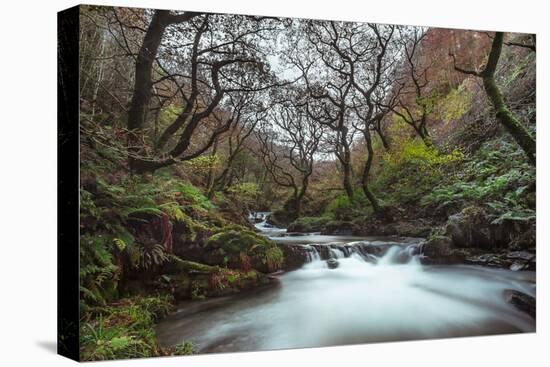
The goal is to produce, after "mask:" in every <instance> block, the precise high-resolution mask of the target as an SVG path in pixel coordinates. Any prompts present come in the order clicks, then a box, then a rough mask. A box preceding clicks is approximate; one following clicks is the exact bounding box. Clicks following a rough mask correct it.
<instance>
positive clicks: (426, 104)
mask: <svg viewBox="0 0 550 367" xmlns="http://www.w3.org/2000/svg"><path fill="white" fill-rule="evenodd" d="M425 35H426V33H425V31H424V30H423V29H422V28H417V27H412V28H407V29H406V30H405V31H404V32H402V35H401V40H402V43H403V49H404V59H405V60H404V61H405V65H404V73H405V75H406V78H407V81H406V86H405V89H404V91H403V92H402V94H403V97H409V98H408V101H405V100H404V99H403V98H400V99H399V102H398V104H397V106H393V107H392V111H393V113H395V114H396V115H397V116H399V117H400V118H401V119H402V120H403V121H404V122H405V123H407V124H408V125H410V126H411V127H412V128H413V129H414V131H415V132H416V133H417V134H418V136H419V137H420V138H421V139H422V141H423V142H424V143H425V144H426V145H427V146H429V145H431V144H432V142H431V139H430V134H429V132H428V128H427V126H426V124H427V122H428V116H429V114H430V113H431V112H432V111H433V108H434V103H435V98H434V96H432V95H429V94H428V93H427V86H428V84H429V81H428V70H429V68H430V66H429V65H425V62H423V60H422V58H421V57H420V56H419V52H420V48H421V45H422V40H423V39H424V37H425Z"/></svg>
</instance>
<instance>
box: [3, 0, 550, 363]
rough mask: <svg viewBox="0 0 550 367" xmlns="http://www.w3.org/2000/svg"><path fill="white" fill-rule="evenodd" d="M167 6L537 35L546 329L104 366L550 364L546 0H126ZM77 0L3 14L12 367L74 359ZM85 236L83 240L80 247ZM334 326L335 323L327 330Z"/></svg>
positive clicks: (10, 1)
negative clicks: (63, 343) (60, 206)
mask: <svg viewBox="0 0 550 367" xmlns="http://www.w3.org/2000/svg"><path fill="white" fill-rule="evenodd" d="M94 3H96V4H106V5H126V6H141V7H163V8H172V9H181V10H203V11H217V12H236V13H247V14H258V15H260V14H261V15H278V16H296V17H309V18H325V19H327V18H328V19H342V20H354V21H370V22H386V23H397V24H414V25H429V26H444V27H457V28H466V29H487V30H494V29H498V30H505V31H520V32H536V33H537V76H538V81H537V84H538V91H537V106H538V111H537V113H538V119H537V122H538V124H537V125H538V127H537V128H538V134H537V140H538V143H539V144H538V154H537V155H538V167H539V169H538V178H537V180H538V208H537V214H538V215H537V219H538V226H537V228H538V233H537V235H538V236H537V238H538V244H537V247H538V254H537V258H538V272H537V277H538V281H537V288H538V289H537V294H538V297H537V303H538V307H537V310H538V313H537V314H538V315H537V316H538V319H537V330H538V331H537V333H536V334H529V335H514V336H496V337H476V338H463V339H451V340H449V339H447V340H437V341H421V342H406V343H403V342H402V343H388V344H371V345H362V346H350V347H334V348H321V349H319V348H317V349H306V350H291V351H278V352H258V353H237V354H222V355H209V356H193V357H175V358H163V359H147V360H134V361H131V362H130V361H119V362H109V363H108V364H107V363H103V362H102V363H97V364H94V365H97V366H103V365H110V366H123V365H124V366H125V365H133V366H152V365H156V366H158V365H162V366H176V365H177V366H181V365H189V366H190V365H192V366H219V365H224V366H230V365H231V366H232V365H236V366H249V365H250V366H265V365H268V366H271V365H278V366H284V365H289V366H295V365H298V364H301V365H310V364H316V365H323V366H325V365H326V366H344V365H346V366H348V365H349V366H366V365H370V366H379V365H382V366H386V365H401V366H403V365H407V366H408V365H412V366H415V365H421V366H438V367H441V366H445V367H450V366H470V365H472V366H496V365H498V366H515V367H517V366H523V365H525V366H543V365H546V366H548V365H549V363H550V353H549V349H550V334H549V325H548V320H549V313H550V308H549V305H548V298H549V297H548V296H549V295H548V291H549V290H548V273H549V272H548V268H546V269H545V267H547V266H549V265H548V258H547V256H548V254H549V251H548V250H547V247H548V246H550V243H548V239H549V229H548V228H549V226H548V216H549V213H548V209H547V207H548V204H549V203H550V201H549V193H550V189H549V187H548V184H549V180H548V170H547V165H546V162H545V161H546V159H547V157H548V149H549V148H548V147H549V146H550V135H549V132H548V130H549V127H548V126H549V125H548V123H549V121H548V117H549V113H548V104H549V102H550V95H549V93H548V90H549V88H548V85H549V84H550V80H548V75H549V71H548V68H549V67H550V64H549V62H548V60H549V56H548V48H549V47H548V40H549V39H550V35H549V32H550V25H549V24H548V23H549V18H548V14H550V13H549V12H548V9H545V5H544V4H545V1H544V0H538V1H527V0H514V1H504V0H500V1H499V0H492V1H483V0H477V1H470V0H467V1H465V0H457V1H442V0H439V1H420V0H408V1H407V0H399V1H398V0H392V1H374V0H356V1H351V0H338V1H331V2H328V1H325V2H323V3H321V2H320V1H312V2H311V5H308V4H307V3H306V1H301V2H300V1H298V0H275V1H260V0H249V1H245V0H225V1H224V0H217V1H215V0H200V1H193V2H188V1H181V0H180V1H178V0H162V1H151V0H125V1H116V0H113V1H94ZM75 4H76V2H73V1H62V0H55V1H52V0H50V1H37V2H35V3H33V2H31V1H28V0H27V1H25V0H7V1H4V2H3V3H2V17H1V18H2V19H1V20H0V27H1V28H2V29H1V32H0V37H1V43H0V63H1V65H0V87H1V89H0V91H1V93H2V98H1V99H0V101H1V102H0V103H1V104H0V106H1V109H0V119H1V120H0V121H1V126H0V157H1V158H0V159H1V166H0V167H1V168H2V169H1V171H0V175H1V179H0V185H1V188H0V213H1V214H0V216H1V218H0V229H1V231H0V272H1V274H0V281H1V287H0V338H1V340H0V365H2V366H17V365H25V366H34V365H39V366H50V365H51V366H65V365H70V364H72V363H74V362H71V361H69V360H67V359H65V358H62V357H59V356H57V355H56V354H55V340H56V190H57V185H56V169H57V168H56V12H57V11H59V10H62V9H64V8H67V7H69V6H73V5H75ZM75 245H76V244H75ZM327 332H330V330H327Z"/></svg>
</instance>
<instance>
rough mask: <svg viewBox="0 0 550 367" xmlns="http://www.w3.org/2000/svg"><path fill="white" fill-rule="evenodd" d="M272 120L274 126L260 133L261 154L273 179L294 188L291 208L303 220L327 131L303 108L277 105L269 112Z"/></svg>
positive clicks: (289, 206)
mask: <svg viewBox="0 0 550 367" xmlns="http://www.w3.org/2000/svg"><path fill="white" fill-rule="evenodd" d="M268 121H270V122H271V126H272V127H269V126H266V125H264V126H263V131H262V132H260V133H258V134H257V138H258V140H259V142H260V152H259V153H260V156H261V159H262V160H263V162H264V164H265V167H266V169H267V170H268V172H269V174H270V175H271V177H272V178H273V180H274V181H275V182H276V183H277V184H278V185H280V186H283V187H287V188H290V189H292V197H291V199H290V200H289V201H288V202H287V207H288V208H289V209H290V210H289V211H290V212H292V213H293V215H295V216H296V217H299V216H300V215H301V213H302V201H303V198H304V196H305V195H306V192H307V189H308V185H309V179H310V177H311V175H312V173H313V165H314V161H315V159H314V158H315V154H316V153H317V150H318V148H319V144H320V141H321V137H322V135H323V128H322V126H321V125H319V124H317V123H315V121H314V120H313V119H312V118H311V117H310V116H308V115H307V113H306V112H305V111H304V108H303V107H297V106H295V105H291V104H277V105H275V106H274V107H273V108H272V109H271V110H270V112H269V117H268Z"/></svg>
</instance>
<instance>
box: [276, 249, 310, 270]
mask: <svg viewBox="0 0 550 367" xmlns="http://www.w3.org/2000/svg"><path fill="white" fill-rule="evenodd" d="M280 247H281V249H282V250H283V254H284V262H283V270H286V271H290V270H296V269H299V268H301V267H302V266H303V265H304V264H305V263H306V262H308V261H309V259H310V258H311V252H312V249H311V248H308V247H306V246H302V245H281V246H280Z"/></svg>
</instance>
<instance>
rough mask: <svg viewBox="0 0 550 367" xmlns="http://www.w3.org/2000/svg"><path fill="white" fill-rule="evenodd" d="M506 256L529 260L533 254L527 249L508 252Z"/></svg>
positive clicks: (533, 256) (532, 257)
mask: <svg viewBox="0 0 550 367" xmlns="http://www.w3.org/2000/svg"><path fill="white" fill-rule="evenodd" d="M506 257H507V258H508V259H514V260H515V259H519V260H525V261H531V260H532V259H534V258H535V254H532V253H530V252H527V251H513V252H509V253H508V254H507V255H506Z"/></svg>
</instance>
